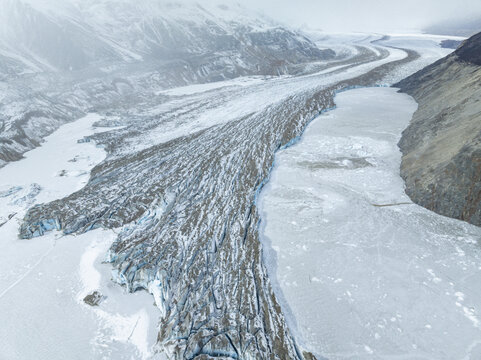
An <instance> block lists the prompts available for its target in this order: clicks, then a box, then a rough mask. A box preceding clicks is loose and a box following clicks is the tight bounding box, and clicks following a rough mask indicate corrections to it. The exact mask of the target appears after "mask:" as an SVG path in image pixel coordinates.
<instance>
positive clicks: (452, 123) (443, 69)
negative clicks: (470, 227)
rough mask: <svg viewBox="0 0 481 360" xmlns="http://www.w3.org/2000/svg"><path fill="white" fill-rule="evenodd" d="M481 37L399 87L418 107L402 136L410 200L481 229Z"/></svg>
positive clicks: (472, 39)
mask: <svg viewBox="0 0 481 360" xmlns="http://www.w3.org/2000/svg"><path fill="white" fill-rule="evenodd" d="M480 85H481V34H477V35H475V36H473V37H471V38H470V39H468V40H466V41H465V42H464V43H463V44H462V45H461V47H459V48H458V49H457V50H456V51H455V53H453V54H451V55H449V56H448V57H446V58H444V59H441V60H439V61H438V62H436V63H434V64H432V65H430V66H428V67H426V68H425V69H423V70H421V71H419V72H418V73H416V74H414V75H412V76H410V77H408V78H406V79H404V80H403V81H401V82H399V83H398V84H395V85H394V86H395V87H399V88H400V89H401V90H402V91H403V92H406V93H408V94H410V95H411V96H413V97H414V98H415V100H416V101H417V102H418V104H419V108H418V110H417V111H416V113H415V114H414V116H413V119H412V121H411V123H410V125H409V127H408V128H407V129H406V130H405V131H404V132H403V135H402V138H401V140H400V142H399V146H400V148H401V151H402V153H403V158H402V165H401V176H402V177H403V179H404V180H405V183H406V193H407V194H408V195H409V196H410V197H411V199H412V200H413V201H414V202H416V203H418V204H420V205H422V206H424V207H426V208H428V209H430V210H432V211H435V212H437V213H439V214H442V215H445V216H449V217H453V218H457V219H460V220H464V221H467V222H470V223H472V224H475V225H481V86H480Z"/></svg>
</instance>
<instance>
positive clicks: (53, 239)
mask: <svg viewBox="0 0 481 360" xmlns="http://www.w3.org/2000/svg"><path fill="white" fill-rule="evenodd" d="M97 120H99V116H97V115H95V114H89V115H88V116H86V117H85V118H82V119H80V120H78V121H76V122H74V123H71V124H68V125H64V126H62V127H61V128H60V129H59V130H57V131H56V132H55V133H53V134H52V135H50V136H49V137H47V138H46V141H45V143H44V144H42V146H41V147H39V148H37V149H35V150H33V151H30V152H28V153H26V154H25V159H23V160H21V161H18V162H13V163H10V164H8V165H6V166H5V167H4V168H2V169H0V224H2V223H3V226H0V248H1V261H0V308H1V309H2V310H1V311H0V324H1V326H0V349H1V350H0V359H2V360H3V359H131V358H132V357H134V358H146V357H148V356H149V354H150V352H151V350H150V348H151V346H152V345H153V344H154V343H155V341H156V336H157V319H158V314H159V312H158V309H157V308H156V307H155V306H154V305H153V299H152V297H151V296H150V295H149V294H147V293H145V292H139V293H136V294H127V293H125V291H124V290H123V288H121V287H119V286H117V285H114V283H112V282H111V280H110V278H111V276H110V272H111V267H110V265H109V264H102V261H103V260H104V257H105V254H106V253H107V250H108V248H109V246H110V244H111V243H112V241H113V239H114V237H115V232H114V231H104V230H101V229H98V230H95V231H91V232H89V233H87V234H83V235H81V236H62V235H61V234H59V233H50V234H49V235H47V236H44V237H41V238H36V239H34V240H31V241H30V240H19V239H18V238H17V233H18V227H19V222H20V221H21V219H22V218H23V216H24V214H25V212H26V210H27V208H28V207H30V206H33V205H34V204H37V203H41V202H47V201H52V200H55V199H58V198H61V197H64V196H67V195H69V194H70V193H72V192H74V191H76V190H79V189H80V188H82V187H83V186H84V184H85V183H86V182H87V181H88V178H89V176H90V170H91V169H92V167H93V166H95V165H96V164H98V163H99V162H100V161H102V160H103V159H104V158H105V152H104V151H103V150H102V149H101V148H99V147H96V146H95V145H94V144H93V143H89V142H83V143H82V142H80V143H79V142H77V141H78V140H80V139H83V138H84V136H88V135H91V134H93V133H95V132H99V131H106V130H108V129H106V128H93V127H92V125H93V123H94V122H95V121H97ZM94 290H98V291H100V292H101V293H102V294H103V295H104V296H105V300H104V301H103V302H102V303H101V304H100V306H98V307H91V306H89V305H87V304H85V303H84V302H83V298H84V297H85V296H86V295H88V294H90V293H92V292H93V291H94Z"/></svg>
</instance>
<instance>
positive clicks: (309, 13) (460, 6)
mask: <svg viewBox="0 0 481 360" xmlns="http://www.w3.org/2000/svg"><path fill="white" fill-rule="evenodd" d="M244 3H245V4H250V5H251V6H257V7H259V8H261V9H263V10H264V11H266V12H268V13H269V14H270V15H271V16H273V15H276V17H278V18H279V19H281V20H284V21H286V22H288V23H291V24H295V25H298V26H302V25H307V26H308V27H313V28H322V29H324V30H327V31H346V30H349V31H378V32H385V31H416V30H420V29H423V28H425V27H426V26H429V25H431V24H432V23H435V22H439V21H444V20H449V19H453V18H466V17H470V16H472V15H473V14H478V15H481V2H480V1H477V0H459V1H447V0H422V1H416V0H405V1H393V0H388V1H386V0H365V1H356V0H338V1H325V0H322V1H312V0H299V1H289V0H280V1H275V0H263V1H255V0H247V1H246V2H244Z"/></svg>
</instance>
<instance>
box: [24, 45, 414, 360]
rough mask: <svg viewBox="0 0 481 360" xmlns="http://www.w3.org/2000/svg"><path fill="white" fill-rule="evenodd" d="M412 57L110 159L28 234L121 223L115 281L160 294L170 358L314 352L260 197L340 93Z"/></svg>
mask: <svg viewBox="0 0 481 360" xmlns="http://www.w3.org/2000/svg"><path fill="white" fill-rule="evenodd" d="M415 57H416V54H415V53H413V52H409V57H408V58H407V59H404V60H400V61H398V62H393V63H389V64H386V65H382V66H380V67H378V68H376V69H374V70H373V71H371V72H369V73H367V74H365V75H363V76H360V77H357V78H354V79H351V80H347V81H342V82H340V83H337V84H335V85H333V86H329V87H325V86H322V85H319V86H318V87H317V88H316V87H314V88H309V89H306V90H305V91H301V92H298V93H296V94H294V95H292V96H290V97H289V98H288V99H286V100H285V101H281V102H278V103H274V104H272V105H270V106H268V107H267V108H264V109H262V110H259V111H257V112H255V113H253V114H250V115H247V116H244V117H242V118H240V119H237V120H234V121H230V122H227V123H225V124H221V125H215V126H212V127H210V128H207V129H204V130H201V131H197V132H195V133H193V134H191V135H187V136H184V137H179V138H176V139H173V140H171V141H168V142H165V143H162V144H158V145H154V146H151V147H149V148H147V149H143V150H140V151H138V152H135V153H127V154H124V155H122V156H115V157H110V158H108V159H107V160H106V161H104V162H103V163H102V164H100V165H98V166H97V167H95V168H94V169H93V171H92V174H91V178H90V181H89V183H88V184H87V185H86V186H85V187H84V188H83V189H82V190H80V191H78V192H76V193H74V194H72V195H70V196H69V197H67V198H65V199H61V200H57V201H54V202H51V203H49V204H43V205H39V206H36V207H34V208H32V209H31V210H30V211H29V212H28V214H27V215H26V216H25V219H24V223H23V225H22V228H21V237H23V238H31V237H33V236H36V235H38V234H39V233H40V232H43V231H46V230H48V229H50V228H51V227H52V224H54V225H55V226H57V228H59V229H61V230H62V231H63V232H64V233H82V232H85V231H88V230H90V229H92V228H95V227H105V228H116V227H119V226H124V227H123V229H122V231H121V232H120V234H119V236H118V238H117V240H116V241H115V243H114V244H113V245H112V247H111V249H110V253H109V260H110V261H111V262H112V265H113V267H114V278H115V280H116V281H117V282H119V283H120V284H123V285H124V286H126V287H127V289H128V290H129V291H136V290H139V289H146V290H148V291H150V292H151V293H152V294H153V295H154V297H155V301H156V304H157V306H158V307H159V309H160V310H161V323H160V327H159V335H158V341H159V346H160V347H159V349H162V350H164V351H167V353H168V354H169V356H170V357H171V358H173V359H208V358H213V357H221V358H230V359H237V358H238V359H312V358H313V357H312V355H311V354H309V353H305V352H302V350H301V349H299V348H298V346H297V345H296V342H295V340H294V339H293V337H292V335H291V333H290V331H289V329H288V326H287V325H286V321H285V319H284V316H283V313H282V311H281V308H280V306H279V304H278V302H277V300H276V296H275V294H274V292H273V290H272V287H271V285H270V281H269V278H268V276H267V270H266V268H265V266H264V263H263V255H262V247H261V244H260V242H259V239H258V236H259V235H258V227H259V222H260V216H259V212H258V209H257V206H256V198H257V196H258V194H259V192H260V190H261V188H262V186H263V184H264V183H265V182H266V181H267V180H268V177H269V173H270V170H271V168H272V165H273V161H274V155H275V152H276V151H277V150H278V149H279V148H281V147H283V146H286V145H287V144H290V143H292V142H293V141H295V139H297V138H298V137H299V136H300V135H301V134H302V132H303V130H304V129H305V127H306V125H307V124H308V122H309V121H310V120H312V119H313V118H314V117H315V116H317V115H318V114H319V113H320V112H321V111H322V110H325V109H328V108H332V107H333V106H334V102H333V97H334V94H335V92H336V91H338V90H342V89H346V88H349V87H351V86H368V85H373V84H376V83H377V82H379V81H380V80H381V79H382V78H383V76H385V75H386V73H387V72H389V71H391V70H392V69H393V68H394V67H395V66H397V65H400V64H402V63H405V62H406V61H411V60H412V59H413V58H415ZM119 136H120V135H119ZM122 136H124V137H125V136H126V135H125V133H123V135H122ZM131 136H133V135H131ZM124 140H125V139H122V141H124ZM119 141H120V138H119Z"/></svg>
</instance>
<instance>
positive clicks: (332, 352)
mask: <svg viewBox="0 0 481 360" xmlns="http://www.w3.org/2000/svg"><path fill="white" fill-rule="evenodd" d="M335 101H336V104H337V109H336V110H333V111H331V112H329V113H327V114H325V115H323V116H320V117H319V118H317V119H316V120H314V121H313V122H312V123H311V125H310V126H309V127H308V128H307V130H306V131H305V133H304V136H303V138H302V140H301V141H300V142H299V143H298V144H296V145H294V146H292V147H290V148H288V149H286V150H283V151H281V152H279V153H278V154H277V156H276V165H275V168H274V171H273V173H272V176H271V179H270V181H269V183H268V185H267V186H266V188H265V189H264V191H263V193H262V195H261V199H260V206H261V207H262V210H263V214H264V215H263V220H264V225H263V229H262V231H263V242H264V248H265V249H266V250H265V252H266V256H265V257H266V262H267V264H268V268H269V273H270V276H271V279H272V281H273V283H274V284H275V287H276V290H277V294H278V297H279V298H280V299H281V302H282V303H283V304H282V305H283V310H284V311H285V312H286V313H287V314H288V317H289V322H290V326H291V328H293V329H295V332H296V334H297V336H298V338H299V340H300V341H301V343H302V344H303V345H304V346H306V347H307V348H308V349H310V350H312V351H313V352H314V353H316V354H318V355H321V356H325V357H327V358H329V359H333V360H334V359H473V360H474V359H479V358H481V323H480V321H481V319H480V311H481V310H480V309H481V289H480V287H479V284H480V283H481V265H480V264H481V251H480V249H479V244H478V241H479V239H480V238H481V229H480V228H478V227H476V226H472V225H469V224H467V223H464V222H461V221H457V220H453V219H449V218H446V217H443V216H440V215H437V214H435V213H432V212H430V211H428V210H426V209H424V208H422V207H420V206H418V205H415V204H412V203H411V202H410V199H409V198H408V197H407V196H406V195H405V193H404V184H403V180H402V179H401V178H400V176H399V166H400V161H401V153H400V151H399V149H398V147H397V142H398V140H399V138H400V134H401V132H402V130H403V129H404V128H405V127H406V126H407V125H408V123H409V120H410V119H411V116H412V114H413V112H414V111H415V110H416V103H415V102H414V100H413V99H412V98H411V97H409V96H408V95H405V94H399V93H396V89H393V88H366V89H356V90H351V91H347V92H343V93H340V94H338V95H337V97H336V99H335ZM319 339H323V341H319Z"/></svg>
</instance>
